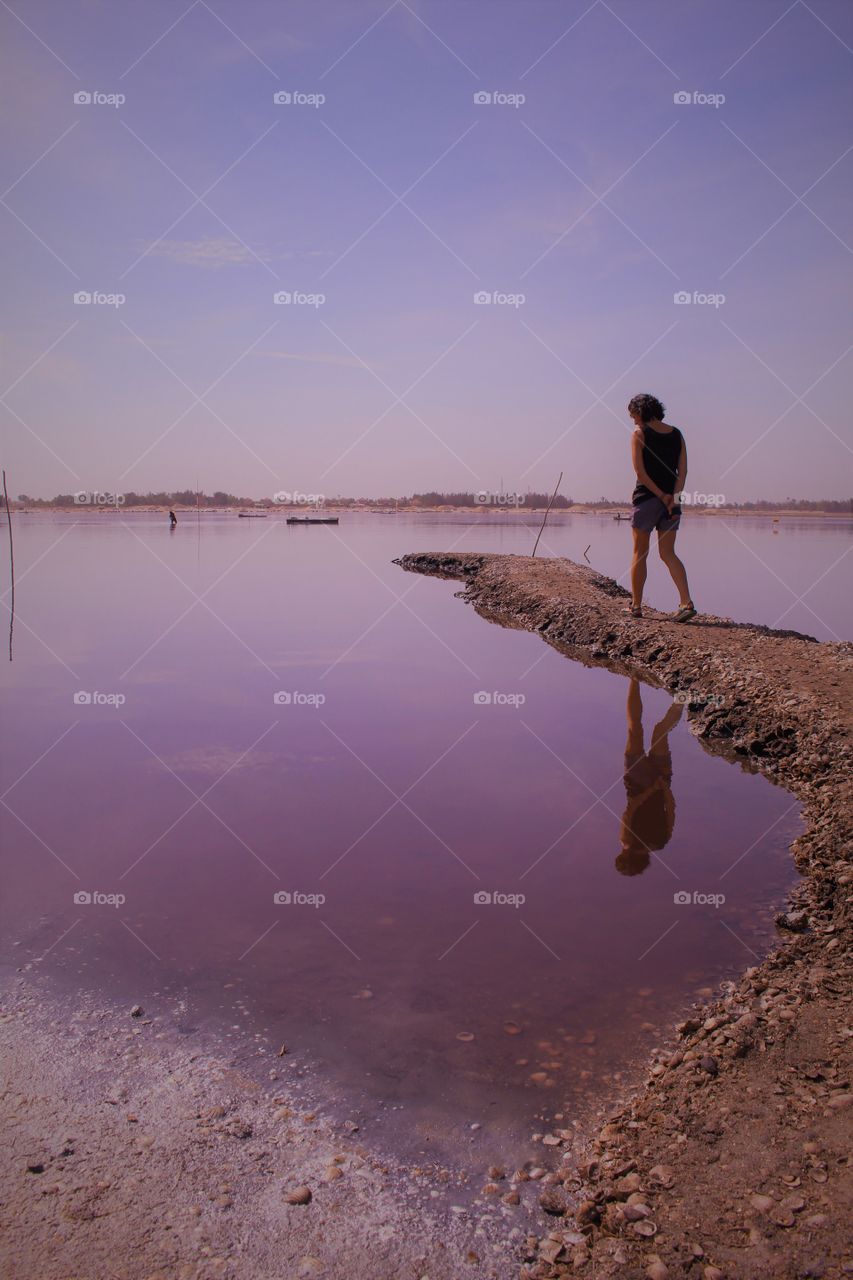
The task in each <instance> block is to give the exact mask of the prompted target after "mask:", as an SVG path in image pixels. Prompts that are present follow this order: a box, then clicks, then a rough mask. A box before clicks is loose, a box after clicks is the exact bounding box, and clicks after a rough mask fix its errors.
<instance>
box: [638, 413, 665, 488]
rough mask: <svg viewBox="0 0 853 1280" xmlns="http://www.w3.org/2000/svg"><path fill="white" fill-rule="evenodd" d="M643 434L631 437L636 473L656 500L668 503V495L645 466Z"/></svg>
mask: <svg viewBox="0 0 853 1280" xmlns="http://www.w3.org/2000/svg"><path fill="white" fill-rule="evenodd" d="M643 443H644V441H643V433H642V431H640V430H637V431H635V432H634V434H633V436H632V437H631V461H632V462H633V464H634V471H635V472H636V473H637V479H638V480H639V482H640V484H643V485H645V486H646V488H647V489H648V491H649V493H653V494H654V495H655V497H656V498H660V500H661V502H665V501H666V495H665V494H664V492H663V490H662V489H659V488H658V487H657V485H656V484H655V482H654V480H652V478H651V476H650V475H649V473H648V472H647V471H646V468H645V467H644V466H643Z"/></svg>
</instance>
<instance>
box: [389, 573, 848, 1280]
mask: <svg viewBox="0 0 853 1280" xmlns="http://www.w3.org/2000/svg"><path fill="white" fill-rule="evenodd" d="M398 563H400V564H401V565H402V567H403V568H404V569H407V570H409V571H412V572H417V573H426V574H432V575H437V576H439V577H446V578H453V579H456V580H459V581H461V582H464V583H465V584H466V586H465V591H464V593H463V596H464V598H465V599H466V600H468V601H470V602H471V603H472V604H474V606H475V607H476V608H477V610H478V611H479V612H481V613H482V614H483V615H484V616H485V617H487V618H489V619H491V620H493V621H496V622H500V623H502V624H503V625H506V626H512V627H523V628H525V629H527V630H531V631H537V632H539V633H540V634H541V635H542V637H543V639H545V640H546V641H547V642H548V643H550V644H553V645H554V646H556V647H557V648H558V649H560V650H561V651H563V652H565V653H566V654H567V655H569V656H571V657H574V658H576V659H579V660H581V661H585V662H592V663H596V664H602V665H606V666H608V667H611V668H614V669H616V670H620V671H625V672H631V673H633V674H635V675H637V676H639V677H641V678H642V679H643V680H645V681H648V682H649V683H652V684H654V685H657V686H659V687H663V688H666V689H668V690H669V691H670V692H672V693H673V694H678V695H679V696H681V697H682V698H683V699H684V700H685V701H686V703H687V706H688V714H689V719H690V723H691V728H692V730H693V732H694V733H696V735H697V736H698V737H699V739H700V740H701V741H702V742H703V743H704V744H705V746H706V747H707V748H708V749H709V750H711V751H714V752H716V753H722V754H725V755H727V756H729V757H730V758H731V759H732V760H733V761H740V762H741V764H742V765H744V766H746V767H749V768H754V769H757V770H760V771H761V772H763V773H765V774H766V775H767V776H768V777H769V778H771V779H772V780H773V781H774V782H776V783H778V784H779V785H781V786H784V787H785V788H787V789H788V790H790V791H791V792H792V794H793V795H794V796H795V797H797V799H798V800H799V801H800V803H801V806H802V816H803V818H804V820H805V823H806V830H805V831H804V833H803V835H802V836H801V837H800V838H799V839H798V840H797V841H796V843H795V844H794V845H793V846H792V856H793V857H794V860H795V862H796V865H797V868H798V870H799V871H800V872H801V873H802V876H803V879H802V881H801V883H800V885H799V886H798V888H797V890H796V899H797V900H796V901H795V902H794V903H792V909H791V911H789V912H787V913H785V915H784V917H780V919H779V921H778V922H777V923H779V926H780V929H779V937H780V943H779V947H778V949H776V950H775V951H774V952H773V954H771V955H770V956H769V957H768V959H767V960H766V961H765V962H764V963H763V964H761V965H758V966H755V967H753V968H751V969H749V970H747V972H746V973H745V974H744V975H743V976H742V978H741V980H740V981H739V982H737V983H730V984H727V989H726V990H725V991H724V993H723V995H722V997H721V998H720V999H719V1000H717V1001H714V1002H710V1003H708V1004H707V1005H705V1006H704V1007H701V1008H699V1007H697V1009H696V1015H695V1017H693V1018H690V1019H688V1020H687V1021H686V1022H684V1023H682V1024H681V1025H680V1026H679V1027H678V1028H673V1034H672V1043H671V1046H670V1049H669V1051H668V1052H667V1053H665V1054H662V1055H661V1056H660V1057H659V1059H657V1060H655V1061H653V1062H652V1063H650V1071H649V1075H648V1079H647V1081H646V1083H645V1086H644V1087H643V1088H642V1090H641V1091H640V1092H639V1094H638V1096H637V1097H636V1098H635V1099H634V1100H633V1101H632V1102H631V1103H630V1104H629V1105H628V1106H627V1107H624V1108H621V1109H619V1110H618V1111H616V1112H614V1114H613V1116H612V1117H611V1119H610V1121H609V1122H608V1123H607V1124H606V1125H605V1126H604V1128H603V1129H602V1131H601V1133H600V1134H599V1135H598V1137H597V1139H596V1140H595V1141H594V1142H593V1143H592V1144H591V1145H590V1149H589V1151H588V1153H587V1159H586V1160H585V1161H583V1162H582V1163H581V1164H580V1166H576V1165H573V1164H567V1166H566V1169H565V1177H564V1179H563V1183H562V1186H560V1187H559V1188H558V1187H554V1188H551V1189H549V1191H546V1192H545V1193H543V1194H544V1195H545V1196H548V1195H550V1198H551V1203H550V1206H549V1208H550V1211H551V1213H552V1215H553V1220H554V1223H555V1230H553V1231H551V1232H547V1233H545V1234H544V1235H542V1236H541V1237H540V1240H539V1243H538V1248H537V1249H536V1250H533V1251H532V1252H531V1257H530V1261H529V1265H528V1266H527V1267H526V1268H525V1270H524V1272H523V1274H525V1275H527V1276H530V1277H537V1278H538V1277H558V1276H564V1275H571V1274H575V1272H582V1273H583V1274H584V1275H588V1276H595V1277H609V1276H624V1277H631V1280H633V1278H634V1277H648V1278H649V1280H665V1278H666V1277H669V1276H702V1277H703V1280H720V1278H721V1277H738V1278H740V1277H743V1280H750V1278H751V1277H758V1278H760V1280H764V1278H766V1280H771V1278H772V1280H783V1278H787V1277H790V1278H791V1280H794V1277H805V1276H814V1277H824V1276H825V1277H835V1276H843V1275H850V1274H853V1179H851V1171H850V1167H849V1161H850V1154H851V1151H853V1140H851V1139H853V1088H852V1087H851V1085H852V1084H853V1049H851V1041H853V1016H851V997H853V962H851V949H850V941H851V914H853V913H851V903H853V866H851V841H850V816H851V794H853V779H851V770H850V764H851V759H852V758H853V746H852V745H851V727H853V664H851V657H853V645H850V644H849V643H846V642H845V643H843V644H819V643H818V642H817V641H815V640H812V639H810V638H809V637H804V636H800V635H798V634H797V633H794V632H785V631H771V630H770V629H768V628H766V627H758V626H750V625H747V624H741V623H733V622H731V621H730V620H728V619H722V618H710V617H701V618H698V619H696V620H694V622H692V623H691V624H690V625H689V626H683V627H679V626H677V625H675V624H673V623H671V622H670V621H669V620H668V619H667V618H666V617H665V615H662V614H660V613H657V612H655V611H654V610H647V611H646V617H645V618H644V619H643V620H640V621H637V620H634V619H631V618H630V617H626V616H625V615H624V614H623V613H622V608H623V607H624V604H625V600H626V599H627V593H626V592H625V591H624V590H623V589H622V588H621V587H619V586H617V584H616V583H615V582H613V581H612V579H609V578H605V577H603V576H602V575H600V574H598V573H595V572H594V571H593V570H590V569H587V568H586V567H584V566H579V565H576V564H574V563H572V562H571V561H568V560H532V559H530V558H527V557H519V556H498V555H488V554H483V555H477V554H468V555H454V554H440V553H438V554H436V553H425V554H421V555H409V556H405V557H403V559H402V560H401V561H399V562H398Z"/></svg>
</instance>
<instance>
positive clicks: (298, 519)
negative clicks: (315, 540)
mask: <svg viewBox="0 0 853 1280" xmlns="http://www.w3.org/2000/svg"><path fill="white" fill-rule="evenodd" d="M287 523H288V524H337V523H338V517H337V516H288V517H287Z"/></svg>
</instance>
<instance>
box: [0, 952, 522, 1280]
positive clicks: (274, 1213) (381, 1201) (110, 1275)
mask: <svg viewBox="0 0 853 1280" xmlns="http://www.w3.org/2000/svg"><path fill="white" fill-rule="evenodd" d="M3 985H4V991H3V1008H2V1018H0V1054H2V1060H3V1068H4V1070H3V1090H2V1097H0V1117H1V1118H2V1126H3V1134H4V1160H3V1162H2V1172H0V1204H2V1219H3V1231H2V1247H0V1276H2V1277H3V1280H34V1278H35V1277H39V1278H40V1280H72V1278H73V1280H311V1278H313V1277H318V1278H319V1280H397V1277H399V1280H421V1278H423V1277H428V1278H429V1280H456V1278H457V1277H459V1276H463V1275H464V1276H475V1275H476V1276H487V1277H494V1278H495V1280H505V1278H506V1280H510V1278H513V1277H516V1276H517V1275H518V1265H519V1259H521V1258H522V1257H523V1254H524V1242H525V1240H526V1238H527V1237H528V1231H529V1229H530V1228H529V1226H528V1225H526V1224H529V1223H534V1224H535V1223H536V1221H537V1220H538V1219H541V1217H542V1211H541V1209H540V1207H539V1206H538V1204H537V1202H536V1198H535V1195H533V1194H531V1195H530V1196H529V1197H527V1199H528V1203H527V1204H526V1205H525V1204H524V1203H522V1204H520V1205H518V1206H515V1207H512V1208H511V1207H509V1206H507V1205H504V1204H503V1203H502V1202H501V1200H500V1199H499V1198H498V1197H488V1198H486V1199H481V1200H480V1201H478V1202H476V1203H473V1204H472V1202H471V1197H470V1194H469V1193H468V1192H467V1190H466V1189H464V1188H462V1187H460V1185H459V1183H458V1181H457V1180H456V1179H454V1177H453V1175H452V1173H451V1171H444V1170H437V1169H435V1168H434V1167H428V1168H424V1169H422V1170H421V1169H419V1168H416V1167H415V1168H413V1167H404V1166H401V1165H400V1164H399V1163H395V1162H394V1161H393V1160H391V1159H388V1158H384V1157H383V1156H382V1155H380V1154H378V1153H377V1151H376V1150H375V1149H373V1148H372V1147H371V1145H370V1135H369V1133H367V1134H364V1133H362V1132H361V1131H359V1130H356V1129H355V1126H354V1124H352V1123H348V1122H341V1121H339V1120H333V1119H331V1118H329V1116H327V1115H326V1114H324V1112H322V1111H321V1110H320V1109H317V1110H309V1109H308V1107H309V1105H310V1104H309V1103H308V1102H307V1101H306V1090H304V1089H302V1088H301V1087H300V1086H299V1084H298V1083H297V1082H295V1081H294V1082H291V1081H290V1080H289V1078H288V1072H287V1070H286V1066H285V1064H283V1063H282V1061H281V1059H280V1058H279V1057H278V1056H277V1052H276V1051H275V1050H273V1049H270V1051H269V1052H268V1053H267V1054H266V1057H265V1060H264V1061H263V1062H262V1063H261V1065H262V1066H263V1067H264V1073H263V1074H264V1076H265V1077H266V1078H265V1079H264V1080H263V1082H261V1081H260V1080H259V1078H258V1072H257V1070H250V1069H249V1060H250V1059H251V1058H252V1057H253V1056H254V1055H255V1054H256V1052H257V1051H256V1050H253V1047H252V1045H251V1044H250V1045H249V1046H248V1047H247V1048H245V1049H241V1050H240V1051H239V1056H237V1057H235V1055H234V1051H233V1050H232V1051H231V1052H230V1053H228V1052H225V1051H224V1050H223V1046H222V1044H221V1042H220V1041H218V1040H217V1038H216V1036H215V1035H212V1034H205V1033H202V1032H198V1031H196V1032H193V1031H182V1030H181V1026H182V1023H184V1022H185V1020H186V1014H185V1011H184V1010H182V1009H180V1008H176V1007H174V1001H172V1002H170V1001H166V1000H161V1001H156V1002H152V1006H151V1007H150V1008H146V1009H144V1010H141V1012H139V1013H137V1014H136V1015H134V1013H133V1012H132V1011H131V1009H129V1008H125V1009H121V1010H117V1009H115V1008H112V1007H111V1006H110V1005H109V1004H108V1003H107V1002H105V1001H103V1000H99V999H97V998H96V997H94V996H92V995H85V994H82V995H79V994H76V993H75V994H74V996H73V998H72V997H69V996H65V997H63V996H62V995H61V994H60V993H59V992H58V991H56V990H55V989H53V988H51V987H50V986H49V985H48V984H46V983H44V982H43V981H42V980H40V979H36V980H35V981H34V980H32V979H31V978H30V977H29V976H26V977H16V976H14V975H9V976H7V978H6V980H5V982H4V984H3ZM255 1065H257V1059H256V1062H255ZM267 1068H268V1070H267ZM270 1073H272V1075H273V1076H275V1077H278V1078H277V1079H269V1074H270ZM502 1189H503V1191H504V1192H506V1190H507V1189H508V1183H506V1182H503V1181H502ZM535 1189H536V1184H531V1185H530V1188H529V1190H530V1192H531V1193H533V1192H534V1191H535ZM291 1200H293V1201H295V1203H291Z"/></svg>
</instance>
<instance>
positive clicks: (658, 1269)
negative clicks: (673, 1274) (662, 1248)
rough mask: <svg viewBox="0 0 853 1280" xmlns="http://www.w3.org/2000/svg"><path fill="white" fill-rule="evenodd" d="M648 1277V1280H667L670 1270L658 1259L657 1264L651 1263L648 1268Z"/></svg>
mask: <svg viewBox="0 0 853 1280" xmlns="http://www.w3.org/2000/svg"><path fill="white" fill-rule="evenodd" d="M646 1276H647V1277H648V1280H667V1277H668V1276H669V1268H668V1267H667V1266H666V1264H665V1263H663V1262H661V1261H660V1259H659V1258H658V1259H657V1260H656V1261H655V1262H650V1263H649V1265H648V1266H647V1267H646Z"/></svg>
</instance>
